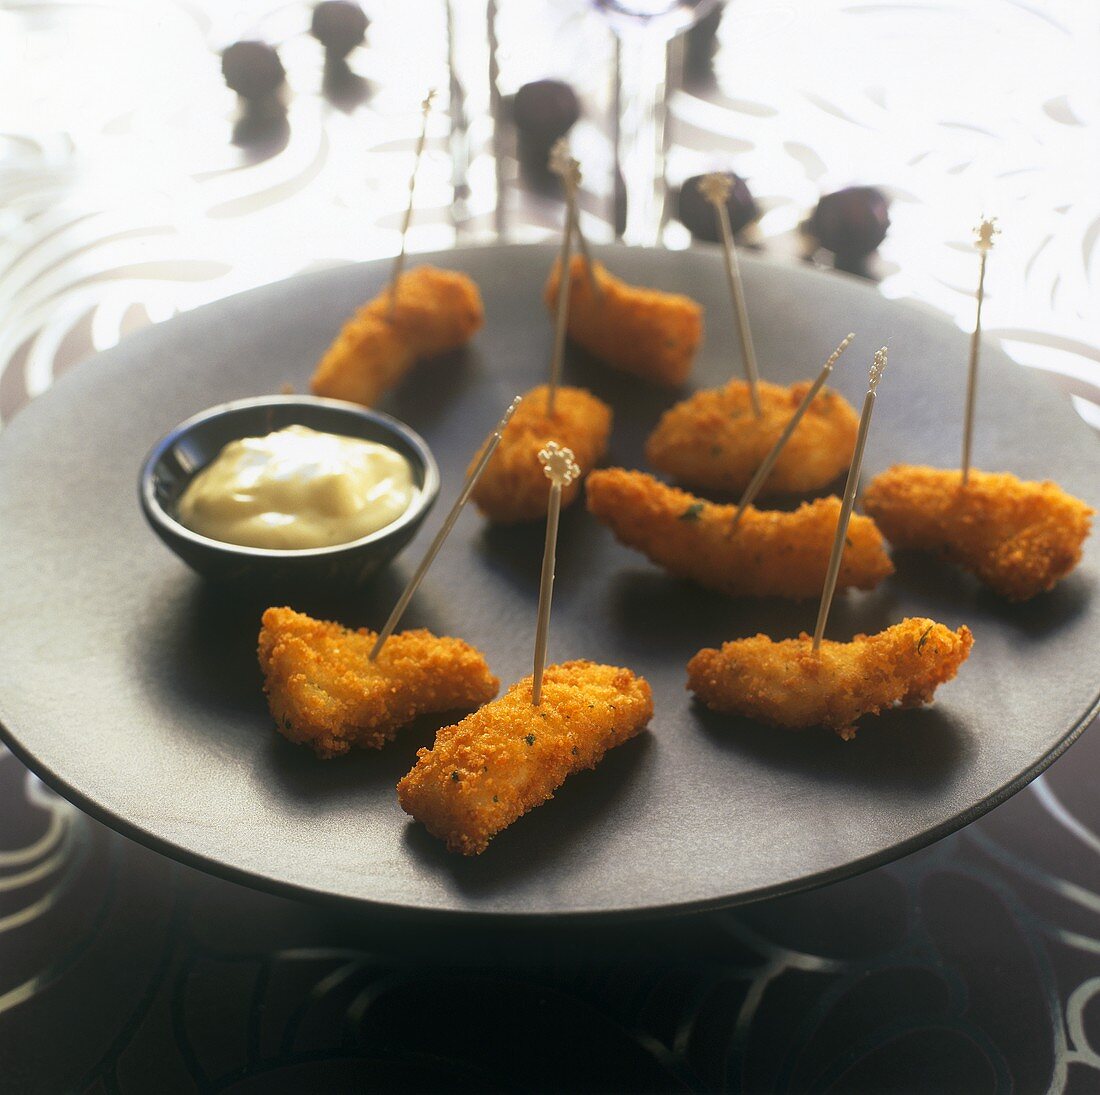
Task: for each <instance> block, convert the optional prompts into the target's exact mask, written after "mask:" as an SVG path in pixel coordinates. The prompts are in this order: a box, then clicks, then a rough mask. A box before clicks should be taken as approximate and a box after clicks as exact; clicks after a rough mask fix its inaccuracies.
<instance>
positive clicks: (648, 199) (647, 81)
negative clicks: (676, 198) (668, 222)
mask: <svg viewBox="0 0 1100 1095" xmlns="http://www.w3.org/2000/svg"><path fill="white" fill-rule="evenodd" d="M668 41H669V40H668V38H667V37H666V36H665V35H663V34H661V33H660V32H659V29H658V28H655V27H648V28H647V27H637V28H633V27H625V28H623V29H622V30H620V31H619V33H618V38H617V42H616V49H615V61H616V64H615V68H616V73H615V75H616V105H617V107H618V110H617V120H616V126H615V163H616V166H617V168H618V170H619V172H620V173H621V175H622V184H621V187H622V190H621V191H620V184H619V182H618V180H616V191H617V192H621V193H622V195H623V196H624V197H625V199H626V224H625V227H624V229H623V233H622V238H623V240H624V242H626V243H629V244H634V245H635V246H646V247H651V246H653V245H655V244H656V243H657V242H658V241H659V239H660V235H661V228H662V226H663V224H664V214H665V115H666V104H665V95H666V76H667V71H668V67H667V64H668V61H667V59H668Z"/></svg>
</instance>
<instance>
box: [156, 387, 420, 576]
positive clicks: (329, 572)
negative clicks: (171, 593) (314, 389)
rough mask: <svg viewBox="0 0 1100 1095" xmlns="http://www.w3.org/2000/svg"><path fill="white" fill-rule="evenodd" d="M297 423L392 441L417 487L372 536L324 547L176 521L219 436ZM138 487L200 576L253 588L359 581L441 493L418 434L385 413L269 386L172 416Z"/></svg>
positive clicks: (160, 530) (217, 448)
mask: <svg viewBox="0 0 1100 1095" xmlns="http://www.w3.org/2000/svg"><path fill="white" fill-rule="evenodd" d="M295 425H297V426H308V427H309V428H310V429H314V430H323V431H325V432H327V433H335V434H341V435H343V436H345V437H358V438H362V439H363V440H364V441H377V442H380V443H381V444H384V445H389V446H390V447H391V448H393V449H396V450H397V451H398V452H399V453H401V455H402V456H404V457H405V459H407V460H408V461H409V464H410V465H411V467H412V470H413V481H414V482H415V484H416V486H417V488H418V491H417V494H416V497H415V498H414V499H413V500H412V503H411V505H410V506H409V508H408V509H407V510H406V511H405V512H404V513H403V514H401V516H400V517H398V518H397V520H396V521H393V522H391V523H390V524H388V525H386V526H385V527H384V528H380V529H378V530H377V531H376V532H372V533H371V534H370V535H369V536H363V537H361V538H360V539H358V540H351V541H349V542H348V543H346V544H335V545H333V546H332V547H321V548H293V549H273V548H252V547H242V546H241V545H239V544H226V543H223V542H222V541H221V540H213V539H211V538H210V537H209V536H200V535H199V533H197V532H192V531H191V530H190V529H189V528H187V527H186V526H185V525H183V524H181V523H180V521H179V520H178V519H177V517H176V508H177V505H178V503H179V498H180V495H181V494H182V493H183V491H184V488H185V487H186V486H187V484H188V483H189V482H190V481H191V479H192V477H193V476H195V475H196V474H197V473H198V472H199V471H201V470H202V469H203V468H204V467H206V465H207V464H209V463H210V462H211V461H212V460H213V459H214V458H215V457H216V456H217V455H218V453H219V452H221V450H222V448H223V447H224V446H225V445H227V444H228V443H229V442H230V441H236V440H237V439H238V438H241V437H262V436H263V435H264V434H268V433H271V432H272V431H273V430H280V429H283V427H285V426H295ZM139 492H140V497H141V508H142V511H143V512H144V514H145V518H146V520H147V521H148V522H149V524H150V525H151V526H152V529H153V531H154V532H155V533H156V534H157V535H158V536H159V537H160V538H161V539H162V540H163V541H164V542H165V543H166V544H167V545H168V546H169V547H170V548H171V549H172V550H173V551H174V552H175V553H176V554H177V555H178V556H179V557H180V558H181V559H182V560H183V561H184V562H185V563H187V564H188V565H189V566H190V567H192V568H193V569H195V570H197V571H198V572H199V574H201V575H203V577H205V578H209V579H211V580H213V581H216V582H219V583H222V584H228V585H232V586H234V587H238V588H239V587H247V588H249V589H257V588H263V589H273V588H275V587H279V588H282V589H285V588H292V589H301V588H305V587H312V586H321V585H329V584H332V585H336V584H340V585H342V586H347V585H349V584H350V585H360V584H362V583H363V582H364V581H366V579H368V578H369V577H370V576H371V575H373V574H374V573H375V572H376V571H378V570H380V569H381V568H382V567H384V566H385V565H386V564H387V563H388V562H390V560H391V559H393V557H394V556H395V555H397V553H398V552H399V551H400V550H401V549H402V548H403V547H404V546H405V545H406V544H407V543H408V542H409V541H410V540H411V539H412V538H413V536H414V535H415V534H416V531H417V529H418V528H419V527H420V525H421V523H422V522H423V520H424V518H425V517H426V516H427V515H428V511H429V510H430V509H431V508H432V505H433V504H434V503H435V500H436V497H437V496H438V494H439V468H438V467H437V466H436V462H435V458H434V457H433V456H432V453H431V450H430V449H429V448H428V446H427V444H426V442H425V441H424V439H423V438H422V437H421V436H420V435H419V434H418V433H415V432H414V431H413V430H411V429H410V428H409V427H408V426H406V425H405V424H404V423H403V422H398V421H397V419H396V418H391V417H390V416H389V415H386V414H381V413H380V412H378V411H372V410H368V409H367V408H366V407H360V406H358V405H356V404H354V403H344V402H342V401H341V400H338V399H319V398H317V397H314V396H306V395H265V396H260V397H258V398H256V399H238V400H235V401H234V402H232V403H222V404H220V405H219V406H217V407H211V408H210V409H209V410H207V411H203V412H202V413H201V414H197V415H195V416H194V417H193V418H189V419H188V420H187V421H186V422H183V423H181V424H180V425H179V426H177V427H176V428H175V429H174V430H172V431H171V432H170V433H169V434H167V436H165V437H163V438H162V439H161V440H160V441H158V442H157V444H156V445H154V446H153V449H152V451H151V452H150V453H149V455H148V456H147V457H146V458H145V463H144V464H143V465H142V468H141V478H140V480H139Z"/></svg>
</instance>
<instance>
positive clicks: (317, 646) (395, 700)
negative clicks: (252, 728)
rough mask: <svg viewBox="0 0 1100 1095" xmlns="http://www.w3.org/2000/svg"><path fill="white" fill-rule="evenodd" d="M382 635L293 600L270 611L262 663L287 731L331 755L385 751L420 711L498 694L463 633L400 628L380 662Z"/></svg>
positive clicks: (271, 700) (467, 704) (471, 703)
mask: <svg viewBox="0 0 1100 1095" xmlns="http://www.w3.org/2000/svg"><path fill="white" fill-rule="evenodd" d="M377 637H378V635H377V632H374V631H368V630H367V629H366V628H360V629H359V630H358V631H351V630H349V629H348V628H346V627H341V626H340V625H339V624H336V623H330V622H328V621H325V620H315V619H313V618H312V617H310V616H306V615H304V614H303V613H301V612H295V611H294V610H293V609H291V608H269V609H268V610H267V611H266V612H265V613H264V615H263V624H262V626H261V628H260V639H259V659H260V669H261V670H262V671H263V674H264V692H265V693H266V694H267V700H268V705H269V707H270V708H271V714H272V716H273V717H274V719H275V727H276V729H277V730H278V731H279V733H280V734H282V735H283V737H285V738H287V739H289V740H290V741H293V742H297V743H299V744H301V745H308V746H309V747H310V748H311V749H312V750H313V751H314V752H315V753H316V754H317V755H318V756H319V757H323V758H326V759H327V758H329V757H336V756H340V755H341V754H342V753H347V752H348V751H349V750H350V749H351V748H352V747H353V746H357V747H361V748H366V749H381V748H382V746H383V745H385V744H386V742H388V741H392V740H393V738H394V737H395V736H396V735H397V731H398V730H399V729H400V728H401V727H402V726H404V725H405V724H406V723H409V722H411V721H412V720H413V719H414V718H416V717H417V716H418V715H423V714H427V713H434V712H443V711H464V710H470V709H471V708H474V707H477V706H478V705H479V704H482V703H485V702H486V701H487V700H490V699H492V697H493V696H495V695H496V694H497V689H498V688H499V687H500V682H499V681H498V680H497V678H496V677H494V676H493V675H492V673H490V672H489V667H488V665H486V663H485V659H484V657H482V655H481V653H480V652H479V651H477V650H476V649H474V647H472V646H470V645H469V643H465V642H463V641H462V640H461V639H450V638H445V637H444V638H439V637H437V636H435V635H433V634H432V633H431V632H430V631H426V630H424V629H419V630H416V631H402V632H398V633H397V634H395V635H392V636H390V638H389V639H387V641H386V645H385V646H384V647H383V648H382V652H381V653H380V654H379V655H378V658H377V659H376V660H375V661H374V662H371V661H370V659H369V657H368V655H369V654H370V651H371V648H372V647H373V646H374V641H375V639H376V638H377Z"/></svg>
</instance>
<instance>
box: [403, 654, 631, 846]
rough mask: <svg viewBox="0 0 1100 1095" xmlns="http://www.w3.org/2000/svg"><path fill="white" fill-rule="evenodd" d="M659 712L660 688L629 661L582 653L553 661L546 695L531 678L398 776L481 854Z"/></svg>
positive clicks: (434, 828) (450, 730)
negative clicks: (601, 660) (534, 695)
mask: <svg viewBox="0 0 1100 1095" xmlns="http://www.w3.org/2000/svg"><path fill="white" fill-rule="evenodd" d="M652 715H653V696H652V694H651V692H650V690H649V685H648V684H647V683H646V681H645V680H644V679H643V678H642V677H636V676H635V675H634V674H633V673H631V672H630V670H629V669H617V668H616V667H615V666H611V665H597V664H595V663H594V662H587V661H574V662H564V663H562V664H561V665H550V666H547V667H546V672H545V674H544V675H543V678H542V703H541V704H540V705H539V706H538V707H535V706H533V705H532V703H531V678H530V677H524V679H523V680H521V681H519V682H518V683H517V684H514V685H512V687H511V688H510V689H508V691H507V692H506V693H505V694H504V695H503V696H501V697H500V699H499V700H494V701H493V702H492V703H488V704H486V705H485V706H484V707H482V708H480V709H479V710H478V711H475V712H474V713H473V714H472V715H467V716H466V718H464V719H463V720H462V721H461V722H460V723H458V724H457V725H455V726H447V727H444V728H443V729H442V730H440V731H439V733H438V734H437V735H436V739H435V745H434V746H433V747H432V748H431V749H421V750H420V752H419V753H418V754H417V758H418V759H417V762H416V764H415V766H414V767H413V769H412V771H411V772H409V774H408V775H407V776H405V777H404V778H403V779H402V780H401V782H400V783H398V785H397V797H398V799H399V801H400V802H401V808H402V809H403V810H404V811H405V812H406V813H408V814H412V816H413V817H415V818H416V819H417V821H420V822H423V824H424V826H425V827H426V828H427V830H428V832H430V833H431V834H432V835H433V836H437V837H439V838H440V839H441V840H445V841H446V842H447V847H448V848H449V849H450V850H451V851H452V852H461V853H462V854H463V855H477V854H478V853H480V852H483V851H485V848H486V846H487V845H488V843H489V841H490V840H491V839H492V838H493V837H494V836H495V835H496V834H497V833H499V832H500V831H501V829H506V828H507V827H508V826H509V825H511V824H512V822H513V821H515V820H517V819H518V818H520V817H522V816H523V815H524V814H525V813H527V811H528V810H532V809H534V808H535V807H536V806H540V805H542V803H544V802H546V801H547V800H548V799H551V798H553V797H554V791H556V790H557V788H558V787H560V786H561V785H562V784H563V783H564V782H565V779H566V777H567V776H569V775H571V774H572V773H573V772H579V771H581V770H582V769H584V768H595V767H596V765H597V764H598V763H599V762H600V761H601V760H602V759H603V755H604V753H606V752H607V750H608V749H612V748H614V747H615V746H616V745H622V743H623V742H624V741H627V740H629V739H630V738H632V737H634V735H635V734H637V733H638V732H639V731H641V730H642V728H643V727H644V726H645V725H646V723H647V722H649V720H650V717H651V716H652Z"/></svg>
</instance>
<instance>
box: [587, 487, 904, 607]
mask: <svg viewBox="0 0 1100 1095" xmlns="http://www.w3.org/2000/svg"><path fill="white" fill-rule="evenodd" d="M587 505H588V509H589V511H590V512H591V513H592V514H594V515H595V516H596V517H597V518H598V519H599V520H600V521H602V522H603V523H604V524H606V525H607V526H608V527H609V528H610V529H611V531H612V532H613V533H614V534H615V536H616V538H617V539H618V540H619V541H621V542H622V543H624V544H626V545H627V546H628V547H632V548H635V549H637V550H638V551H641V552H642V553H643V554H645V555H646V556H648V558H649V559H651V560H652V561H653V562H655V563H656V564H657V565H658V566H662V567H664V568H665V569H666V570H668V571H669V572H670V573H672V574H675V575H676V576H677V577H680V578H687V579H689V580H690V581H693V582H696V583H698V584H699V585H701V586H706V587H707V588H708V589H716V590H718V591H719V592H721V593H726V594H728V595H730V596H732V597H788V598H790V599H792V600H801V599H803V598H806V597H816V596H819V595H820V594H821V590H822V588H823V587H824V584H825V572H826V570H827V569H828V565H829V555H830V553H831V551H832V546H833V537H834V536H835V535H836V523H837V519H838V518H839V516H840V500H839V499H838V498H835V497H831V498H819V499H817V500H816V501H814V502H804V503H803V504H802V505H801V506H799V508H798V509H796V510H794V511H793V512H791V513H782V512H778V511H773V510H758V509H754V508H753V507H751V506H749V507H747V508H746V510H745V512H744V514H743V515H742V517H741V521H740V523H739V524H738V526H737V529H736V530H735V531H733V532H731V531H730V529H731V525H732V521H733V517H734V514H735V513H736V512H737V507H736V506H725V505H716V504H714V503H712V502H706V501H704V500H702V499H699V498H696V497H695V496H694V495H692V494H688V493H687V491H682V490H679V489H678V488H676V487H670V486H667V485H666V484H664V483H662V482H660V480H658V479H654V478H653V476H651V475H647V474H646V473H645V472H640V471H625V470H624V469H623V468H606V469H604V470H601V471H597V472H593V473H592V474H591V475H590V476H589V477H588V486H587ZM893 572H894V567H893V564H892V563H891V562H890V559H889V557H888V556H887V554H886V551H885V546H884V544H883V540H882V535H881V534H880V533H879V531H878V529H877V528H876V527H875V523H874V521H872V520H871V519H870V518H869V517H861V516H859V515H858V514H853V515H852V520H851V523H850V524H849V526H848V542H847V545H846V546H845V549H844V553H843V555H842V556H841V564H840V575H839V577H838V580H837V588H838V589H846V588H850V587H855V588H857V589H873V588H874V587H875V586H876V585H877V584H878V583H879V582H880V581H881V580H882V579H883V578H885V577H886V576H887V575H889V574H892V573H893Z"/></svg>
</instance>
